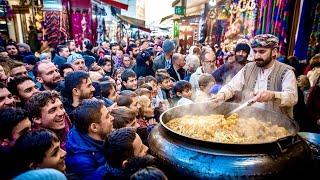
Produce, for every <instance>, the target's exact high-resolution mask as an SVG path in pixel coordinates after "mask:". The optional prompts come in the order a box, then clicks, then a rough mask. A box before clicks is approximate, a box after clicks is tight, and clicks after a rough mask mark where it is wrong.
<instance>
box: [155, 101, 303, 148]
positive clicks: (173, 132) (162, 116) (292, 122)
mask: <svg viewBox="0 0 320 180" xmlns="http://www.w3.org/2000/svg"><path fill="white" fill-rule="evenodd" d="M205 103H208V102H201V103H193V104H188V105H179V106H175V107H172V108H169V109H167V110H166V111H164V112H163V113H162V114H161V115H160V123H161V126H163V127H164V129H165V130H166V131H169V132H170V133H172V134H175V135H178V136H180V137H182V138H184V139H186V140H188V139H189V140H195V141H198V142H202V143H210V144H217V145H218V144H221V145H237V146H247V145H265V144H273V143H279V141H280V140H281V141H282V140H286V139H289V138H291V139H293V138H294V137H295V136H297V134H298V132H299V126H298V123H297V122H295V121H294V120H293V119H292V118H290V117H287V119H288V120H289V121H290V123H291V125H292V128H293V129H294V131H293V133H291V134H289V135H288V136H285V137H282V138H279V139H277V140H274V141H265V142H262V143H223V142H213V141H208V140H202V139H198V138H193V137H189V136H186V135H184V134H181V133H178V132H176V131H174V130H172V129H171V128H169V127H168V126H167V125H166V124H165V123H164V122H163V118H164V116H165V115H166V114H168V113H169V112H171V111H174V110H175V109H177V108H181V107H183V106H190V105H196V104H199V105H200V104H205ZM224 103H226V104H230V105H238V103H230V102H224ZM220 105H221V104H220ZM252 108H255V109H260V110H263V111H268V112H270V113H276V114H279V113H277V112H274V111H270V110H266V109H263V108H259V107H252ZM283 116H284V115H283Z"/></svg>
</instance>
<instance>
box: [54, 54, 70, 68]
mask: <svg viewBox="0 0 320 180" xmlns="http://www.w3.org/2000/svg"><path fill="white" fill-rule="evenodd" d="M52 62H53V63H54V65H56V66H58V67H59V68H60V66H61V65H62V64H65V63H67V59H66V58H64V57H62V56H59V55H58V54H56V55H55V56H54V58H53V60H52Z"/></svg>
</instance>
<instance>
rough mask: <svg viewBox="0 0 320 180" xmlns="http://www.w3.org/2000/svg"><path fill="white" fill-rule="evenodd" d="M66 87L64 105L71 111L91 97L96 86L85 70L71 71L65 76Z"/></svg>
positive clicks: (63, 94)
mask: <svg viewBox="0 0 320 180" xmlns="http://www.w3.org/2000/svg"><path fill="white" fill-rule="evenodd" d="M64 85H65V88H64V90H63V92H62V96H63V97H64V102H63V103H64V107H65V108H66V111H67V113H68V114H69V115H70V113H71V112H72V111H73V110H74V109H75V108H76V107H78V106H79V105H80V104H81V102H82V101H83V100H84V99H91V98H92V97H93V93H94V91H95V88H94V87H93V86H92V81H91V79H90V78H89V74H88V73H86V72H83V71H75V72H71V73H70V74H68V75H67V76H66V77H65V82H64Z"/></svg>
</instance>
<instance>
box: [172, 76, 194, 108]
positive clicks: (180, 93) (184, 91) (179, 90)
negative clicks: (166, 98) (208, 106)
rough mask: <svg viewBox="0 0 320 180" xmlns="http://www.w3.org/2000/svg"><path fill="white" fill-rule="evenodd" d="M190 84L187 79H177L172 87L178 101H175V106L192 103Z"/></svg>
mask: <svg viewBox="0 0 320 180" xmlns="http://www.w3.org/2000/svg"><path fill="white" fill-rule="evenodd" d="M191 88H192V87H191V84H190V83H189V82H188V81H184V80H182V81H178V82H177V83H176V84H175V85H174V87H173V93H174V95H175V97H176V98H177V100H178V102H177V103H176V105H177V106H180V105H186V104H192V103H193V101H192V100H191V97H192V91H191Z"/></svg>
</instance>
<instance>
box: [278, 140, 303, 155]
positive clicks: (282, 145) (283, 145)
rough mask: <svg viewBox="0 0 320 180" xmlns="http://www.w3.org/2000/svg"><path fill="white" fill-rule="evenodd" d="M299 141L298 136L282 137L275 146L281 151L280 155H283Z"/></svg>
mask: <svg viewBox="0 0 320 180" xmlns="http://www.w3.org/2000/svg"><path fill="white" fill-rule="evenodd" d="M300 141H301V139H300V138H299V137H298V136H289V137H283V138H280V139H278V140H277V141H276V144H277V146H278V148H279V150H280V151H281V153H284V152H286V151H287V150H288V148H289V147H290V146H292V145H294V144H296V143H298V142H300Z"/></svg>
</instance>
